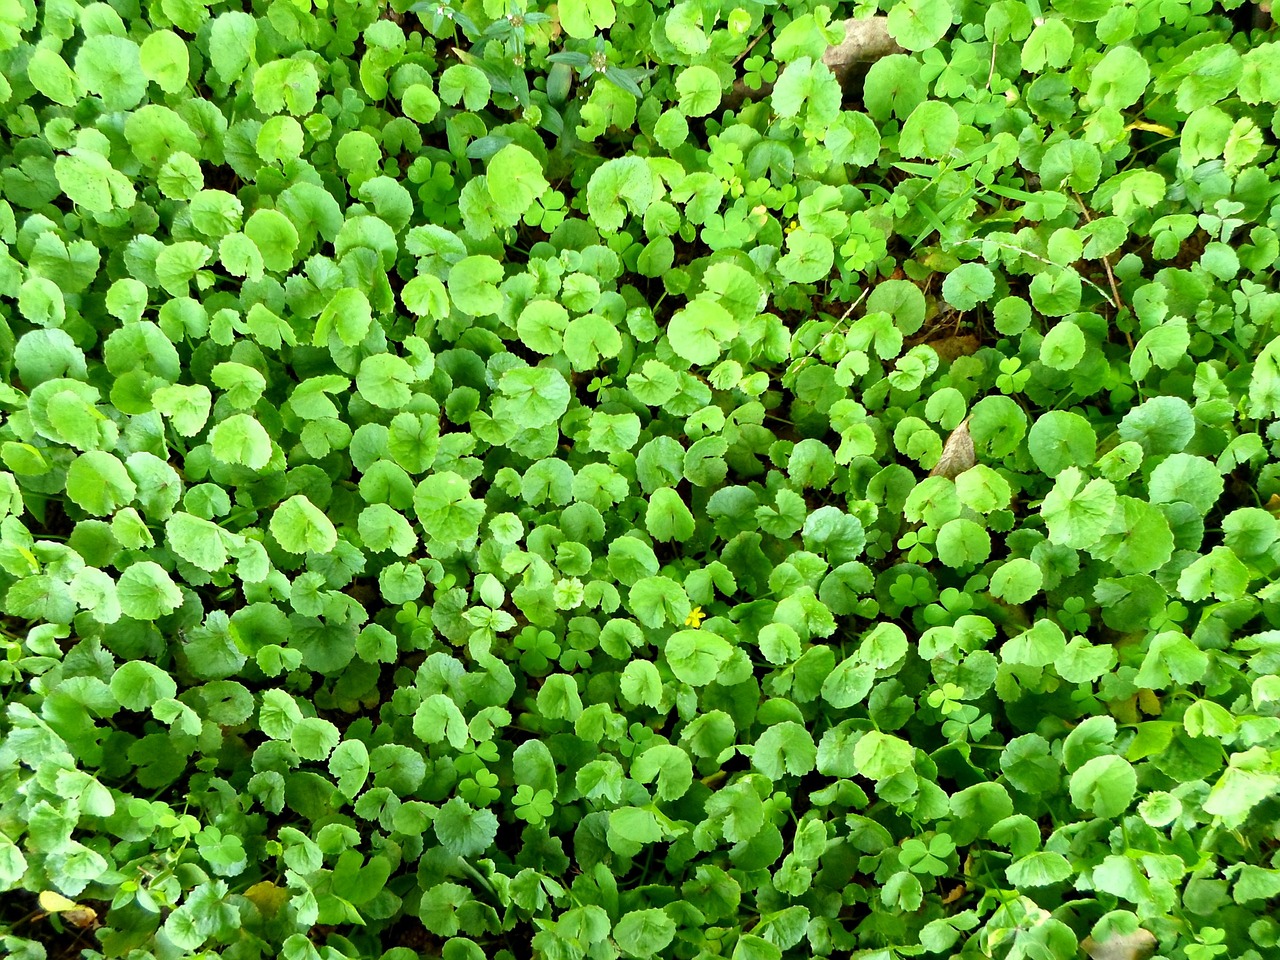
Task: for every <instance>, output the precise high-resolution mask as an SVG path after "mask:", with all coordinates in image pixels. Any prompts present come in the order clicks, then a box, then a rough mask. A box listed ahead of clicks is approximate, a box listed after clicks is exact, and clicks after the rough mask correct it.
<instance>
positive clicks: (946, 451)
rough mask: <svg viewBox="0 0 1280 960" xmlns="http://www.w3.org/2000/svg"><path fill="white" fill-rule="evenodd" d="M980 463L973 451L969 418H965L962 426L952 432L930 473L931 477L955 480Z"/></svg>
mask: <svg viewBox="0 0 1280 960" xmlns="http://www.w3.org/2000/svg"><path fill="white" fill-rule="evenodd" d="M977 462H978V457H977V453H976V452H975V451H974V449H973V437H971V436H970V435H969V418H968V417H965V418H964V420H963V421H962V422H961V424H960V426H958V427H956V428H955V429H954V430H952V431H951V436H949V437H947V442H946V444H945V445H944V446H943V448H942V456H940V457H939V458H938V462H937V464H936V465H935V466H934V468H933V469H932V470H930V471H929V476H931V477H947V478H948V479H950V480H954V479H955V478H956V477H958V476H960V474H962V473H964V472H965V471H966V470H968V469H969V468H970V467H972V466H973V465H974V464H976V463H977Z"/></svg>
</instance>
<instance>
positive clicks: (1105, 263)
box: [1071, 190, 1133, 350]
mask: <svg viewBox="0 0 1280 960" xmlns="http://www.w3.org/2000/svg"><path fill="white" fill-rule="evenodd" d="M1071 195H1072V196H1073V197H1075V198H1076V203H1078V204H1080V212H1081V213H1082V214H1084V219H1085V222H1086V223H1093V217H1092V216H1091V215H1090V214H1089V208H1088V207H1087V206H1085V202H1084V200H1083V199H1082V198H1081V196H1080V194H1078V193H1076V192H1075V191H1074V190H1072V191H1071ZM1101 259H1102V267H1103V269H1104V270H1106V271H1107V282H1109V283H1110V284H1111V292H1112V293H1113V294H1114V295H1115V298H1116V302H1115V303H1113V304H1112V306H1113V307H1114V308H1115V309H1116V311H1117V313H1118V312H1119V311H1120V310H1121V308H1124V300H1123V299H1121V297H1120V287H1119V286H1118V285H1117V284H1116V275H1115V274H1114V273H1112V272H1111V259H1110V258H1109V257H1107V256H1106V255H1105V254H1104V255H1103V256H1102V258H1101ZM1121 332H1122V333H1123V334H1124V339H1125V342H1126V343H1127V344H1129V349H1130V350H1132V349H1133V337H1131V336H1129V331H1128V330H1124V331H1121Z"/></svg>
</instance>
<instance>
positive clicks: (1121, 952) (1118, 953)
mask: <svg viewBox="0 0 1280 960" xmlns="http://www.w3.org/2000/svg"><path fill="white" fill-rule="evenodd" d="M1080 946H1082V947H1083V948H1084V952H1085V953H1087V954H1088V955H1089V956H1090V958H1091V960H1147V958H1148V957H1150V956H1151V955H1152V954H1154V953H1155V952H1156V938H1155V937H1154V936H1153V935H1152V934H1151V932H1150V931H1149V930H1135V931H1134V932H1133V933H1124V934H1120V935H1118V936H1114V937H1110V938H1108V939H1107V940H1104V941H1103V942H1102V943H1098V941H1096V940H1094V939H1093V937H1085V939H1084V942H1083V943H1082V944H1080Z"/></svg>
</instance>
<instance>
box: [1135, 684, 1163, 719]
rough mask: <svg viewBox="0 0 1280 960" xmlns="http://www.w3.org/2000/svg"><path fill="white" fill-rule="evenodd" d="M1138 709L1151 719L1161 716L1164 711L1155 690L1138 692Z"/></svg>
mask: <svg viewBox="0 0 1280 960" xmlns="http://www.w3.org/2000/svg"><path fill="white" fill-rule="evenodd" d="M1138 707H1139V708H1140V709H1141V710H1142V712H1143V713H1145V714H1146V715H1147V716H1149V717H1158V716H1160V711H1161V710H1162V709H1163V708H1162V707H1161V706H1160V698H1159V697H1157V696H1156V694H1155V691H1154V690H1139V691H1138Z"/></svg>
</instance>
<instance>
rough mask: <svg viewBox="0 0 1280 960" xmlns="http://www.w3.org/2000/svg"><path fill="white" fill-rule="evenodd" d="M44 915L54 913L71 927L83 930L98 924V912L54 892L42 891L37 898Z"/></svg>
mask: <svg viewBox="0 0 1280 960" xmlns="http://www.w3.org/2000/svg"><path fill="white" fill-rule="evenodd" d="M37 900H38V901H39V903H40V909H41V910H43V911H44V912H45V913H56V914H57V915H58V916H60V917H61V918H62V919H63V920H65V921H67V923H69V924H71V925H72V926H73V927H79V928H80V929H82V930H84V929H87V928H88V927H94V926H97V924H98V911H97V910H94V909H93V907H86V906H84V905H83V904H79V903H76V902H75V901H74V900H69V899H67V898H66V897H64V896H63V895H62V894H60V893H58V892H56V891H54V890H42V891H41V892H40V896H39V897H38V898H37Z"/></svg>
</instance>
